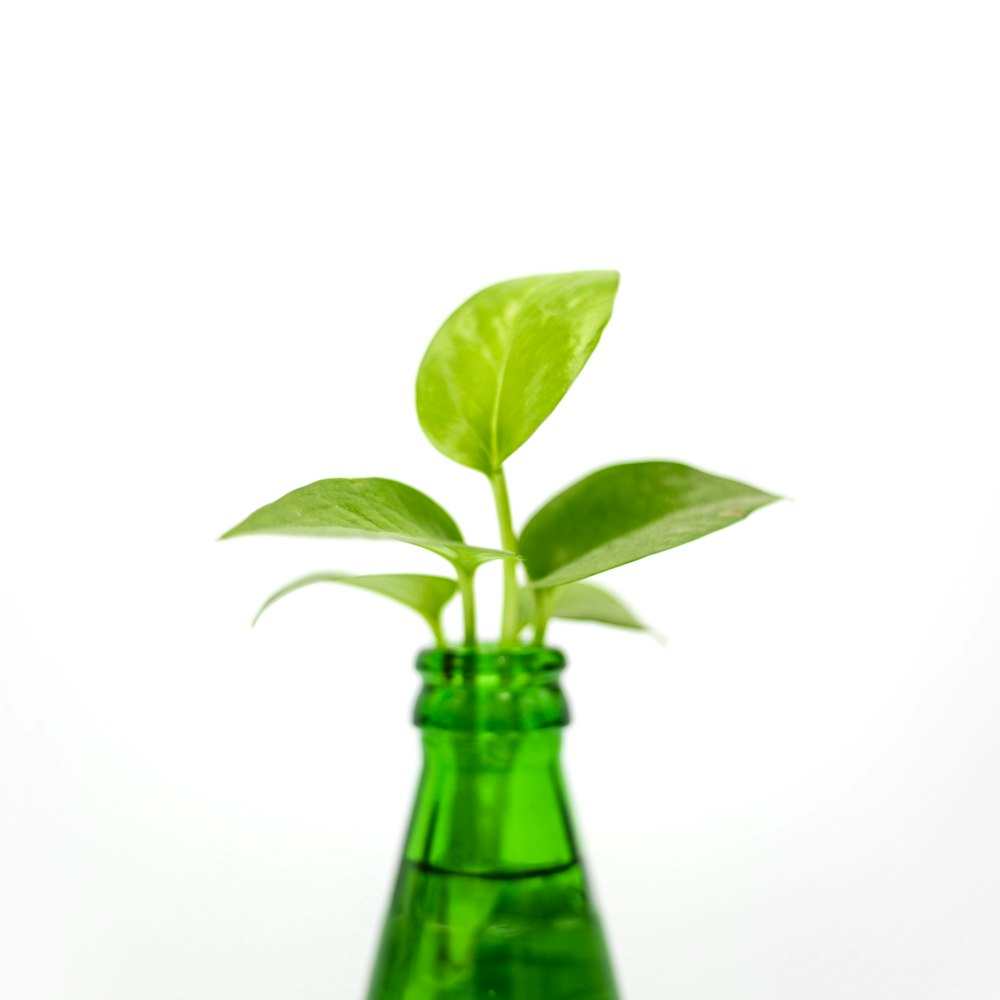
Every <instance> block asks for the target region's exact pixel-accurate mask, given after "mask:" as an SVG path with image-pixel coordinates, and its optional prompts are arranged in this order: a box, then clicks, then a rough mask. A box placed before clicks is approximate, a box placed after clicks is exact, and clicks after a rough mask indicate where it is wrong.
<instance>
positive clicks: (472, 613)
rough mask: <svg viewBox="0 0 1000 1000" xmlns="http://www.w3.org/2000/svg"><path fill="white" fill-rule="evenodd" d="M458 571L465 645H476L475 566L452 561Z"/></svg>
mask: <svg viewBox="0 0 1000 1000" xmlns="http://www.w3.org/2000/svg"><path fill="white" fill-rule="evenodd" d="M454 566H455V572H456V573H458V589H459V592H460V593H461V595H462V617H463V621H464V622H465V645H466V646H469V647H472V646H475V645H476V587H475V579H474V577H475V572H476V570H475V568H474V567H469V566H466V565H463V564H462V563H460V562H456V563H454Z"/></svg>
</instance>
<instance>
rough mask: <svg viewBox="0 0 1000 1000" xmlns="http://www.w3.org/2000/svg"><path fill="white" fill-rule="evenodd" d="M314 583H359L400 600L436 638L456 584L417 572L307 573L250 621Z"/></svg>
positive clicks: (255, 621)
mask: <svg viewBox="0 0 1000 1000" xmlns="http://www.w3.org/2000/svg"><path fill="white" fill-rule="evenodd" d="M314 583H341V584H345V585H346V586H348V587H358V588H360V589H361V590H371V591H373V592H374V593H376V594H382V595H383V596H384V597H391V598H392V599H393V600H394V601H398V602H399V603H400V604H405V605H406V606H407V607H409V608H413V610H414V611H416V612H417V613H418V614H419V615H421V616H423V618H424V619H425V620H426V621H427V623H428V624H429V625H430V627H431V630H432V631H433V632H434V636H435V638H436V639H437V641H438V642H441V641H442V637H441V611H442V610H443V609H444V606H445V605H446V604H447V603H448V602H449V601H450V600H451V599H452V598H453V597H454V596H455V592H456V591H457V590H458V584H457V583H456V581H454V580H449V579H447V578H446V577H443V576H424V575H422V574H419V573H384V574H372V575H369V576H351V575H349V574H347V573H310V574H309V575H308V576H303V577H300V578H299V579H298V580H293V581H292V582H291V583H289V584H287V585H286V586H284V587H282V588H281V590H278V591H276V592H275V593H273V594H272V595H271V596H270V597H269V598H268V599H267V600H266V601H265V602H264V604H263V605H262V606H261V609H260V610H259V611H258V612H257V614H256V615H255V616H254V620H253V623H254V624H255V625H256V624H257V619H259V618H260V616H261V615H262V614H263V613H264V612H265V611H266V610H267V609H268V608H269V607H270V606H271V605H272V604H274V602H275V601H280V600H281V598H282V597H287V596H288V594H291V593H294V592H295V591H296V590H301V589H302V588H303V587H309V586H312V584H314Z"/></svg>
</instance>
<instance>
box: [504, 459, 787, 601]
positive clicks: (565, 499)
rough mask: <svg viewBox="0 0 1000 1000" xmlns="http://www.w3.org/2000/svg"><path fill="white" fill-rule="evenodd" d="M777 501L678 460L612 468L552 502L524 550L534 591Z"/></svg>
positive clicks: (525, 535)
mask: <svg viewBox="0 0 1000 1000" xmlns="http://www.w3.org/2000/svg"><path fill="white" fill-rule="evenodd" d="M777 499H779V498H778V497H776V496H773V495H772V494H770V493H765V492H763V491H762V490H758V489H755V488H754V487H752V486H747V485H746V484H745V483H738V482H736V481H735V480H732V479H722V478H720V477H719V476H711V475H709V474H708V473H706V472H700V471H699V470H698V469H693V468H691V466H689V465H680V464H679V463H677V462H635V463H631V464H627V465H612V466H609V467H608V468H606V469H601V470H600V471H598V472H594V473H592V474H591V475H589V476H587V477H585V478H584V479H581V480H580V481H579V482H578V483H576V484H575V485H573V486H571V487H570V488H569V489H568V490H566V491H565V492H564V493H561V494H559V496H557V497H555V498H554V499H553V500H550V501H549V502H548V503H547V504H545V506H544V507H542V508H541V510H539V511H538V512H537V513H536V514H535V515H534V516H533V517H532V518H531V520H529V521H528V523H527V524H526V525H525V527H524V530H523V531H522V533H521V540H520V551H521V555H522V557H523V558H524V561H525V566H526V568H527V571H528V576H529V577H530V579H531V583H532V586H535V587H554V586H557V585H560V584H566V583H572V582H573V581H576V580H583V579H585V578H586V577H590V576H594V575H595V574H597V573H603V572H604V571H605V570H609V569H612V568H614V567H615V566H621V565H623V564H624V563H629V562H632V561H634V560H636V559H642V558H643V557H644V556H649V555H652V554H653V553H655V552H662V551H663V550H665V549H671V548H674V547H675V546H677V545H683V544H684V543H685V542H691V541H694V539H696V538H701V537H702V536H703V535H707V534H710V533H711V532H713V531H718V530H719V529H720V528H725V527H727V526H728V525H730V524H734V523H735V522H737V521H740V520H742V519H743V518H745V517H746V516H747V515H748V514H750V513H751V512H752V511H754V510H756V509H757V508H759V507H763V506H765V505H766V504H769V503H773V502H774V501H775V500H777Z"/></svg>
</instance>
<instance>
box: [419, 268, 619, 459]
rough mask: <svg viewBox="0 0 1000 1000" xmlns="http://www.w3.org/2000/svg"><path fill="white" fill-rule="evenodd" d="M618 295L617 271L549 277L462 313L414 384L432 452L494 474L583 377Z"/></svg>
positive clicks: (513, 286) (520, 283) (492, 295)
mask: <svg viewBox="0 0 1000 1000" xmlns="http://www.w3.org/2000/svg"><path fill="white" fill-rule="evenodd" d="M617 290H618V273H617V271H578V272H575V273H571V274H548V275H539V276H536V277H532V278H517V279H515V280H513V281H505V282H502V283H501V284H499V285H492V286H491V287H489V288H486V289H484V290H483V291H481V292H479V293H477V294H476V295H474V296H473V297H472V298H471V299H469V300H468V301H467V302H466V303H465V304H464V305H461V306H459V308H458V309H457V310H456V311H455V312H454V313H452V315H451V316H450V317H449V318H448V319H447V320H446V321H445V323H444V326H442V327H441V329H440V330H439V331H438V333H437V335H436V336H435V337H434V339H433V340H432V341H431V344H430V346H429V347H428V349H427V353H426V354H425V355H424V360H423V362H422V364H421V365H420V371H419V373H418V375H417V415H418V416H419V418H420V426H421V427H423V429H424V433H425V434H426V435H427V437H428V438H430V440H431V443H432V444H433V445H434V447H435V448H437V449H438V450H440V451H442V452H443V453H444V454H445V455H447V456H448V457H449V458H451V459H453V460H454V461H456V462H460V463H461V464H462V465H468V466H471V467H472V468H473V469H478V470H479V471H480V472H485V473H487V474H490V473H492V472H494V471H496V470H497V469H498V468H499V467H500V465H501V463H502V462H503V461H504V460H505V459H507V458H508V457H509V456H510V455H512V454H513V453H514V452H515V451H517V449H518V448H520V447H521V445H522V444H524V442H525V441H527V440H528V438H529V437H531V435H532V434H534V432H535V431H536V430H537V429H538V427H539V425H540V424H541V423H542V421H543V420H545V418H546V417H547V416H548V415H549V414H550V413H551V412H552V411H553V410H554V409H555V407H556V405H557V404H558V403H559V401H560V400H561V399H562V398H563V396H564V395H565V394H566V391H567V390H568V389H569V387H570V386H571V385H572V384H573V380H574V379H575V378H576V377H577V375H579V374H580V371H581V369H582V368H583V366H584V365H585V364H586V362H587V359H588V358H589V357H590V354H591V352H592V351H593V350H594V348H595V347H596V346H597V342H598V340H599V339H600V336H601V331H602V330H603V329H604V327H605V326H606V325H607V322H608V320H609V319H610V318H611V308H612V305H613V304H614V299H615V293H616V291H617Z"/></svg>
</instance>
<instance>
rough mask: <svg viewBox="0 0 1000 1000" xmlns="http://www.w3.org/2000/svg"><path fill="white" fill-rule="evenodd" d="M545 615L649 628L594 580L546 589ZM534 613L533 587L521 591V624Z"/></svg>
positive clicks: (529, 619) (526, 621) (526, 622)
mask: <svg viewBox="0 0 1000 1000" xmlns="http://www.w3.org/2000/svg"><path fill="white" fill-rule="evenodd" d="M549 594H550V596H549V599H548V601H549V603H548V608H547V611H548V616H549V617H550V618H565V619H567V620H570V621H581V622H599V623H600V624H602V625H616V626H618V627H619V628H632V629H640V630H642V631H650V629H649V626H648V625H645V624H643V623H642V622H641V621H640V620H639V619H638V618H636V616H635V614H633V612H632V611H631V609H630V608H628V607H627V606H626V605H625V604H624V602H623V601H622V600H621V599H620V598H618V597H616V596H615V595H614V594H612V593H611V591H609V590H606V589H605V588H604V587H598V586H597V585H596V584H593V583H567V584H564V585H563V586H561V587H554V588H553V589H552V590H551V591H550V592H549ZM534 613H535V599H534V588H531V587H529V588H526V589H525V590H522V591H521V624H522V627H523V626H524V625H527V624H528V623H529V622H530V621H531V619H532V617H533V616H534Z"/></svg>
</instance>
